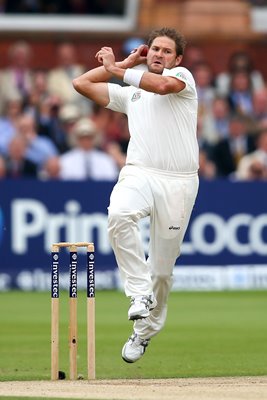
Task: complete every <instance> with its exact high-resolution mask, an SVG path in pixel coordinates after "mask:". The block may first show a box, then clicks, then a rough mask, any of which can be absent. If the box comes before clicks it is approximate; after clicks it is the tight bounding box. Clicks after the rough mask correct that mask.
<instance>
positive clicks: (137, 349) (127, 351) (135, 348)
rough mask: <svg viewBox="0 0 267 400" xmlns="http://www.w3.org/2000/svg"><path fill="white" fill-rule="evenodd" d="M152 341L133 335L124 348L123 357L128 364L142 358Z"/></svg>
mask: <svg viewBox="0 0 267 400" xmlns="http://www.w3.org/2000/svg"><path fill="white" fill-rule="evenodd" d="M149 341H150V339H141V338H140V336H138V335H137V334H136V333H133V334H132V335H131V336H130V337H129V339H128V340H127V342H126V343H125V345H124V346H123V348H122V353H121V356H122V358H123V360H124V361H126V362H127V363H134V362H135V361H137V360H139V358H141V357H142V355H143V354H144V352H145V351H146V348H147V346H148V345H149Z"/></svg>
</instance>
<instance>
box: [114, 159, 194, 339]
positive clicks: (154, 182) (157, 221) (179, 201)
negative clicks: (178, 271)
mask: <svg viewBox="0 0 267 400" xmlns="http://www.w3.org/2000/svg"><path fill="white" fill-rule="evenodd" d="M198 184H199V181H198V176H197V174H169V173H165V172H164V171H159V170H151V169H149V168H143V167H136V166H132V165H127V166H125V167H123V169H122V170H121V172H120V176H119V180H118V182H117V184H116V185H115V186H114V189H113V191H112V193H111V197H110V205H109V208H108V233H109V239H110V243H111V246H112V248H113V251H114V254H115V257H116V261H117V263H118V267H119V270H120V276H121V279H122V282H123V284H124V289H125V294H126V296H136V295H150V294H152V293H154V295H155V297H156V299H157V302H158V305H157V307H156V308H155V309H154V310H153V311H151V313H150V316H149V317H148V318H145V319H141V320H137V321H135V323H134V331H135V333H137V334H138V335H139V336H140V337H141V338H143V339H148V338H150V337H152V336H154V335H156V334H157V333H158V332H159V331H160V330H161V329H162V328H163V326H164V323H165V320H166V316H167V300H168V295H169V292H170V290H171V286H172V276H173V267H174V265H175V262H176V259H177V257H179V255H180V248H181V244H182V241H183V238H184V235H185V231H186V228H187V226H188V222H189V219H190V215H191V212H192V208H193V206H194V203H195V199H196V196H197V192H198ZM147 216H150V242H149V253H148V257H147V259H146V256H145V252H144V249H143V245H142V240H141V236H140V232H139V226H138V222H139V221H140V219H141V218H145V217H147Z"/></svg>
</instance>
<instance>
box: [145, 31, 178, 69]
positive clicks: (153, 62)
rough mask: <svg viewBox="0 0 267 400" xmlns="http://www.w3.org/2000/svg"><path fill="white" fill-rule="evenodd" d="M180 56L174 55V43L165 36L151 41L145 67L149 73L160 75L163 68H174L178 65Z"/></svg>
mask: <svg viewBox="0 0 267 400" xmlns="http://www.w3.org/2000/svg"><path fill="white" fill-rule="evenodd" d="M181 60H182V56H178V57H177V55H176V47H175V42H174V41H173V40H172V39H170V38H168V37H167V36H160V37H157V38H155V39H154V40H153V42H152V44H151V47H150V48H149V50H148V54H147V66H148V70H149V71H150V72H154V73H155V74H162V72H163V70H164V68H168V69H171V68H174V67H176V66H177V65H179V64H180V62H181Z"/></svg>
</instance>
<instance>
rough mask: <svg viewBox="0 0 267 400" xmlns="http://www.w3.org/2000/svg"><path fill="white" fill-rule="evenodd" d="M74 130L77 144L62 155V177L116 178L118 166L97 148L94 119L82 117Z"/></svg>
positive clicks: (65, 178)
mask: <svg viewBox="0 0 267 400" xmlns="http://www.w3.org/2000/svg"><path fill="white" fill-rule="evenodd" d="M74 132H75V135H76V139H77V145H76V147H75V148H74V149H72V150H70V151H68V152H67V153H65V154H63V155H62V156H61V157H60V177H61V178H62V179H64V180H84V179H94V180H109V181H113V180H115V179H116V178H117V177H118V168H117V166H116V164H115V162H114V160H113V159H112V158H111V157H110V156H109V155H108V154H106V153H105V152H103V151H100V150H97V149H96V148H95V141H96V138H97V134H98V131H97V128H96V126H95V124H94V123H93V121H92V120H90V119H89V118H82V119H80V120H79V121H78V122H77V124H76V125H75V128H74Z"/></svg>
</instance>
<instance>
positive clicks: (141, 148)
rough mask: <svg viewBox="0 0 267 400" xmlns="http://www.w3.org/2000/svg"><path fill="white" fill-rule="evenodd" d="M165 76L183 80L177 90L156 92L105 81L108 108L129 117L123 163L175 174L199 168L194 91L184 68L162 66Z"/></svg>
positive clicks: (193, 171) (193, 85) (190, 79)
mask: <svg viewBox="0 0 267 400" xmlns="http://www.w3.org/2000/svg"><path fill="white" fill-rule="evenodd" d="M163 75H164V76H173V77H176V78H177V79H179V80H181V81H183V82H185V84H186V86H185V88H184V89H183V90H182V91H181V92H179V93H172V94H167V95H159V94H155V93H151V92H147V91H145V90H142V89H140V88H135V87H134V86H129V87H121V86H120V85H117V84H112V83H109V84H108V89H109V97H110V102H109V104H108V105H107V108H110V109H111V110H114V111H118V112H122V113H125V114H127V116H128V124H129V131H130V141H129V145H128V152H127V159H126V164H132V165H136V166H142V167H148V168H155V169H158V170H163V171H166V172H168V171H170V172H174V173H185V174H186V173H196V172H197V170H198V143H197V136H196V129H197V92H196V88H195V82H194V78H193V76H192V74H191V73H190V72H189V71H188V70H187V69H186V68H184V67H176V68H173V69H171V70H169V69H164V71H163Z"/></svg>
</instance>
